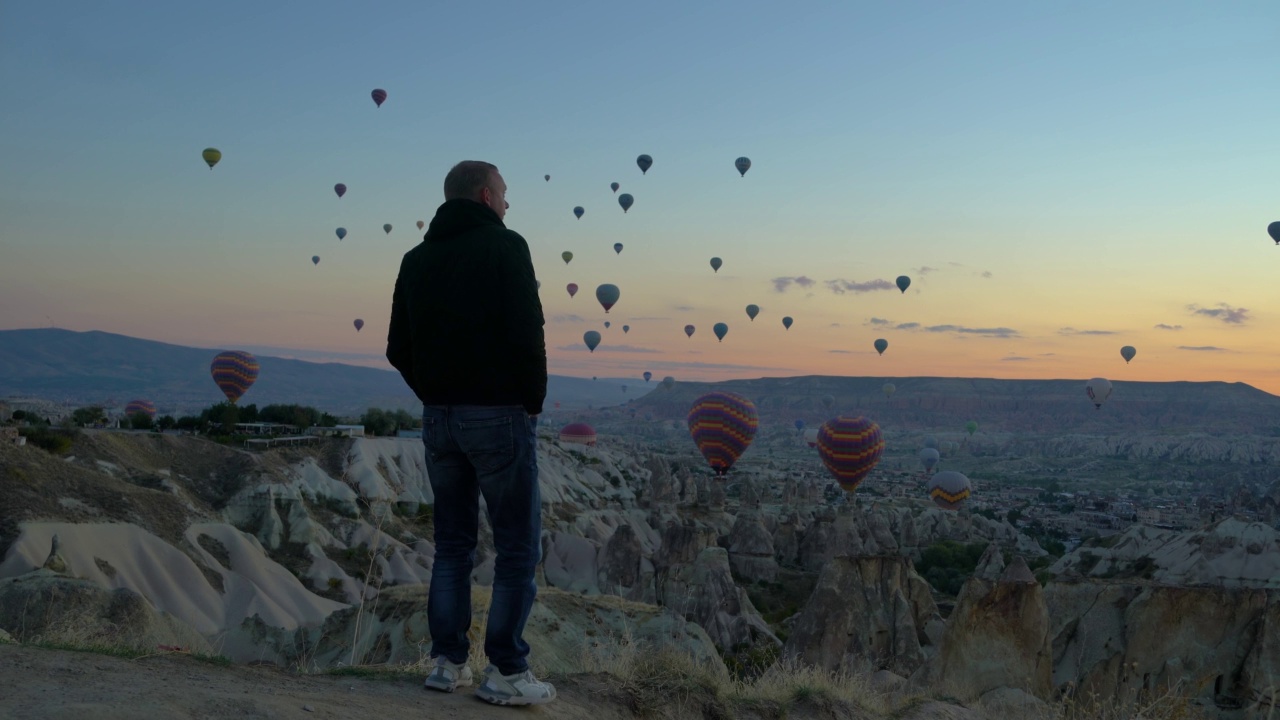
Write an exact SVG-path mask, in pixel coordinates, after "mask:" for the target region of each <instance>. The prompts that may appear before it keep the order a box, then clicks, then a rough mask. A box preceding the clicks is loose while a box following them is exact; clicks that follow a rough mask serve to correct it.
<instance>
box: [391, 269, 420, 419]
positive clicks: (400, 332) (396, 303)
mask: <svg viewBox="0 0 1280 720" xmlns="http://www.w3.org/2000/svg"><path fill="white" fill-rule="evenodd" d="M409 272H410V271H409V256H408V255H405V257H404V259H403V260H402V261H401V262H400V274H399V275H397V276H396V289H395V292H393V293H392V295H391V328H390V330H388V331H387V360H388V361H390V362H391V366H392V367H394V368H395V369H396V370H399V371H400V376H401V377H403V378H404V381H405V383H407V384H408V385H409V389H410V390H413V392H414V394H415V395H416V394H418V389H417V387H416V386H415V385H414V383H413V337H412V334H411V332H410V330H409V323H410V319H409V298H408V287H407V285H408V283H407V281H406V279H405V278H406V275H407V274H408V273H409Z"/></svg>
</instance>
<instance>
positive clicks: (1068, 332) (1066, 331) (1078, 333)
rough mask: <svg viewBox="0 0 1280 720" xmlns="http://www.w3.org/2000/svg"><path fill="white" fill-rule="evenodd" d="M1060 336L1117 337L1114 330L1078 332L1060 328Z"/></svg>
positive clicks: (1068, 328)
mask: <svg viewBox="0 0 1280 720" xmlns="http://www.w3.org/2000/svg"><path fill="white" fill-rule="evenodd" d="M1058 334H1059V335H1115V334H1116V331H1114V330H1077V329H1075V328H1072V327H1064V328H1058Z"/></svg>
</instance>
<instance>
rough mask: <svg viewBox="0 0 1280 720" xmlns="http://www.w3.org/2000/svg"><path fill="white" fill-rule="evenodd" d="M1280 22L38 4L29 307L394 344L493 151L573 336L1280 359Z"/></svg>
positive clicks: (884, 370) (702, 363) (1045, 355)
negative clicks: (209, 152) (359, 326)
mask: <svg viewBox="0 0 1280 720" xmlns="http://www.w3.org/2000/svg"><path fill="white" fill-rule="evenodd" d="M1278 27H1280V3H1276V2H1274V0H1264V1H1258V2H1232V3H1211V2H1176V1H1168V0H1162V1H1160V2H1136V1H1135V2H1122V3H1115V2H1105V3H1104V2H1083V3H1070V4H1062V3H1052V4H1051V3H1036V2H1024V1H1019V2H974V3H948V2H941V1H934V2H895V3H884V2H849V1H843V2H821V3H820V2H799V3H791V4H786V5H784V4H782V3H776V2H744V1H741V0H737V1H734V2H700V3H687V2H665V1H664V2H647V3H625V4H624V3H613V2H600V1H599V0H597V1H596V2H552V3H530V2H484V3H441V2H377V3H352V2H341V3H339V2H327V1H323V2H321V1H309V2H271V3H261V2H237V1H232V2H220V3H216V4H209V3H201V4H199V6H198V7H197V6H196V5H192V4H189V3H173V2H130V1H123V2H115V3H100V2H87V1H84V2H49V3H6V4H5V5H4V7H3V8H0V90H3V97H4V103H3V104H2V105H0V253H2V255H0V257H2V258H3V259H0V328H4V329H12V328H27V327H48V326H51V325H52V326H56V327H61V328H67V329H72V330H105V331H109V332H116V333H123V334H127V335H132V336H136V337H142V338H148V339H153V340H160V341H165V342H172V343H179V344H185V345H194V346H200V347H210V348H219V349H248V350H251V351H254V352H259V353H261V354H268V355H279V356H284V357H298V358H302V359H317V360H337V361H340V362H350V363H355V364H367V365H374V366H378V367H389V366H388V365H387V364H386V362H385V360H384V359H383V355H382V353H383V351H384V349H385V342H386V330H387V319H388V314H389V310H390V299H391V290H392V285H393V283H394V279H395V274H396V271H397V269H398V266H399V259H400V257H401V255H402V254H403V253H404V252H405V251H406V250H408V249H409V248H410V247H412V246H413V245H414V244H415V243H417V242H418V241H419V240H420V238H421V233H420V232H419V231H418V230H417V228H416V227H415V226H414V223H415V222H416V221H417V220H425V221H429V220H430V219H431V216H432V214H433V213H434V211H435V208H436V207H437V206H438V205H439V203H440V202H441V200H442V196H441V182H442V180H443V177H444V174H445V172H447V170H448V169H449V167H450V166H451V165H452V164H453V163H454V162H456V161H458V160H462V159H483V160H488V161H491V162H494V163H495V164H497V165H498V166H499V168H500V169H501V171H502V174H503V175H504V177H505V178H506V180H507V183H508V185H509V187H510V190H509V193H508V199H509V201H510V203H511V210H510V212H509V213H508V215H507V224H508V226H509V227H511V228H513V229H515V230H517V231H518V232H520V233H521V234H522V235H524V237H525V238H526V239H527V240H528V241H529V244H530V247H531V249H532V251H533V257H534V263H535V266H536V270H537V274H538V277H539V280H540V281H541V282H542V299H543V304H544V309H545V312H546V315H547V319H548V322H547V328H546V329H547V345H548V349H549V354H550V369H551V372H552V373H556V374H562V375H577V376H591V375H600V376H610V377H619V376H633V375H639V374H640V373H641V372H643V371H644V370H650V371H652V372H653V373H654V375H656V376H658V377H661V376H664V375H674V376H676V377H677V378H678V379H685V380H711V379H721V378H730V377H759V376H778V375H801V374H826V375H871V376H909V375H944V376H978V377H1002V378H1032V377H1035V378H1080V379H1081V380H1084V379H1086V378H1089V377H1092V376H1097V375H1101V376H1105V377H1108V378H1110V379H1112V380H1225V381H1243V382H1247V383H1250V384H1252V385H1255V386H1257V387H1260V388H1262V389H1265V390H1267V391H1269V392H1272V393H1280V371H1277V369H1276V368H1277V365H1278V364H1280V247H1276V246H1275V245H1274V244H1273V243H1272V241H1271V240H1270V239H1269V238H1268V237H1267V234H1266V226H1267V224H1268V223H1270V222H1272V221H1274V220H1280V171H1278V170H1277V167H1278V166H1280V164H1278V163H1277V162H1276V158H1277V155H1278V154H1280V129H1278V128H1280V93H1277V92H1276V87H1277V81H1278V80H1280V77H1278V73H1280V46H1278V45H1277V44H1276V42H1275V36H1276V31H1277V28H1278ZM375 87H378V88H385V89H386V90H387V92H388V94H389V98H388V100H387V101H386V102H385V103H384V104H383V106H382V107H381V108H377V107H375V105H374V103H373V101H372V100H371V99H370V96H369V93H370V91H371V90H372V89H373V88H375ZM208 146H213V147H216V148H218V149H220V150H221V151H222V153H223V159H222V162H221V163H220V164H219V165H218V166H217V167H216V168H215V169H214V170H212V171H210V170H209V169H208V168H207V167H206V166H205V164H204V162H203V161H202V160H201V158H200V153H201V151H202V150H203V149H204V148H205V147H208ZM641 153H648V154H650V155H652V156H653V158H654V164H653V168H652V169H651V170H650V171H649V172H648V174H647V175H641V173H640V170H639V168H637V167H636V164H635V158H636V156H637V155H639V154H641ZM740 155H745V156H748V157H750V158H751V161H752V163H753V166H752V168H751V170H750V171H749V172H748V173H747V175H746V177H745V178H740V177H739V176H738V173H737V171H736V170H735V169H734V167H733V162H734V159H735V158H737V157H738V156H740ZM545 174H550V175H551V180H550V182H544V180H543V176H544V175H545ZM613 181H616V182H618V183H620V184H621V185H622V188H621V190H620V193H623V192H626V193H631V194H633V195H634V196H635V206H634V207H633V208H632V209H631V211H630V212H629V213H627V214H624V213H623V212H622V210H621V208H620V207H619V206H618V203H617V197H616V196H615V195H614V194H613V193H612V192H611V191H610V189H609V183H610V182H613ZM338 182H342V183H345V184H346V185H347V186H348V187H349V191H348V192H347V194H346V196H345V197H344V198H342V199H341V200H339V199H338V198H337V197H336V195H335V194H334V192H333V189H332V188H333V185H334V184H335V183H338ZM575 205H581V206H583V207H584V208H585V209H586V214H585V215H584V217H583V218H582V219H581V220H577V219H575V218H574V216H573V213H572V209H573V207H574V206H575ZM383 223H391V224H392V225H393V226H394V229H393V231H392V232H391V233H390V234H389V235H388V234H386V233H384V232H383V230H382V225H383ZM339 226H342V227H345V228H347V230H348V231H349V235H348V236H347V237H346V239H345V240H343V241H339V240H338V238H337V237H336V236H335V234H334V230H335V228H337V227H339ZM615 242H621V243H623V245H624V250H623V251H622V253H621V254H620V255H619V254H616V253H615V252H614V250H613V247H612V246H613V244H614V243H615ZM565 250H569V251H572V252H573V253H574V259H573V261H572V262H571V263H570V264H568V265H566V264H565V263H564V262H563V261H562V260H561V259H560V253H561V252H563V251H565ZM313 255H319V256H320V258H321V261H320V263H319V265H313V264H312V261H311V257H312V256H313ZM712 256H719V257H721V258H723V260H724V266H723V267H722V268H721V269H720V271H719V272H718V273H713V272H712V269H711V267H710V265H709V259H710V258H711V257H712ZM898 275H908V276H910V277H911V279H912V284H911V287H910V289H909V290H908V291H907V292H906V293H905V294H902V293H899V292H898V290H897V289H896V288H894V287H892V283H893V280H894V278H895V277H897V276H898ZM570 282H575V283H577V284H578V285H579V286H580V287H581V290H580V291H579V292H578V294H577V296H576V297H574V298H572V299H571V298H570V297H569V295H568V293H567V292H566V291H565V285H566V284H567V283H570ZM606 282H607V283H614V284H616V285H618V286H619V287H620V288H621V291H622V296H621V300H620V301H619V302H618V304H617V305H616V306H615V307H614V309H613V310H612V311H611V312H610V313H609V314H608V315H605V313H604V312H603V311H602V308H601V307H600V305H599V303H597V302H596V300H595V297H594V289H595V288H596V286H597V285H599V284H600V283H606ZM748 303H755V304H758V305H759V306H760V308H761V312H760V315H759V317H757V318H756V319H755V321H754V322H751V321H749V320H748V318H747V315H746V313H745V311H744V307H745V306H746V305H747V304H748ZM784 315H790V316H792V317H794V319H795V324H794V325H793V327H792V328H791V329H790V330H789V331H788V330H784V328H783V326H782V323H781V318H782V317H783V316H784ZM357 317H359V318H362V319H363V320H364V321H365V326H364V329H363V331H361V332H359V333H357V332H356V330H355V328H354V327H352V321H353V319H355V318H357ZM606 319H607V320H609V321H611V322H612V327H611V328H610V329H608V330H605V329H604V328H603V325H602V323H603V321H604V320H606ZM721 321H723V322H726V323H728V325H729V333H728V335H727V336H726V337H725V339H724V341H723V342H717V341H716V339H715V337H714V335H713V334H712V332H711V329H712V325H713V324H714V323H716V322H721ZM624 324H627V325H629V326H630V328H631V329H630V332H629V333H627V334H623V332H622V329H621V326H622V325H624ZM686 324H692V325H694V326H696V327H697V331H696V333H695V334H694V336H693V337H692V338H686V337H685V335H684V332H683V330H682V328H683V327H684V326H685V325H686ZM590 329H595V330H600V331H601V332H602V334H603V335H604V341H603V342H602V343H601V345H600V347H599V348H598V349H597V350H596V351H595V352H594V353H588V352H587V349H586V347H585V345H584V344H583V342H582V335H583V333H584V332H585V331H587V330H590ZM876 338H885V339H887V340H888V342H889V349H888V351H887V352H885V354H884V355H883V356H878V355H877V354H876V352H875V350H874V349H873V348H872V343H873V341H874V340H875V339H876ZM1122 345H1134V346H1136V347H1137V350H1138V354H1137V357H1136V359H1134V361H1133V362H1132V363H1131V364H1129V365H1126V364H1125V363H1124V361H1123V360H1122V359H1121V357H1120V352H1119V351H1120V347H1121V346H1122Z"/></svg>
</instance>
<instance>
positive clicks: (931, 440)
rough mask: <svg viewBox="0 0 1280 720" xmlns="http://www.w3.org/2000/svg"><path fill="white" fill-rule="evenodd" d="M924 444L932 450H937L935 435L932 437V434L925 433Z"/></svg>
mask: <svg viewBox="0 0 1280 720" xmlns="http://www.w3.org/2000/svg"><path fill="white" fill-rule="evenodd" d="M924 446H925V447H927V448H933V449H934V450H937V449H938V438H936V437H934V436H932V435H926V436H925V437H924Z"/></svg>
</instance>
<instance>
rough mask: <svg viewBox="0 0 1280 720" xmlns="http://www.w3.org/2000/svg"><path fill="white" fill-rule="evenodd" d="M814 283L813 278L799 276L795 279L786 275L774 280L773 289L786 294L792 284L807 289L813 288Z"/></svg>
mask: <svg viewBox="0 0 1280 720" xmlns="http://www.w3.org/2000/svg"><path fill="white" fill-rule="evenodd" d="M814 282H815V281H814V280H813V278H809V277H805V276H804V275H797V276H795V277H787V276H785V275H784V276H782V277H776V278H774V279H773V289H774V290H777V291H778V292H786V291H787V288H789V287H791V284H792V283H795V284H796V285H799V286H800V287H805V288H807V287H811V286H812V285H813V283H814Z"/></svg>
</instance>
